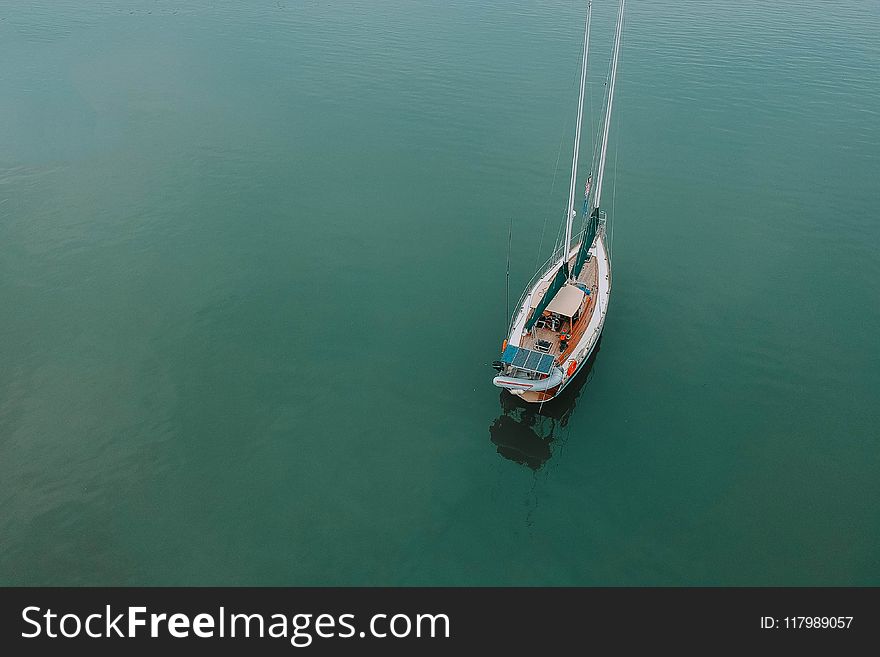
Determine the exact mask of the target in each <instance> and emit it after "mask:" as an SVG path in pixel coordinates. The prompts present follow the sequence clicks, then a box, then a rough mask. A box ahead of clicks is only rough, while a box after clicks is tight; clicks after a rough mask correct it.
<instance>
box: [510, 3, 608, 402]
mask: <svg viewBox="0 0 880 657" xmlns="http://www.w3.org/2000/svg"><path fill="white" fill-rule="evenodd" d="M625 2H626V0H620V6H619V7H618V10H617V27H616V30H615V35H614V49H613V52H612V56H611V69H610V73H609V78H608V83H607V98H606V101H605V116H604V123H603V124H602V140H601V147H600V149H599V151H598V168H597V172H596V184H595V187H593V186H592V175H591V176H590V177H589V178H588V179H587V183H586V186H585V191H584V202H583V210H582V219H583V222H582V224H583V225H582V227H581V228H580V231H579V235H578V236H576V238H573V236H572V229H573V225H574V220H575V217H576V214H577V213H576V211H575V209H574V199H575V187H576V186H577V179H578V175H577V174H578V154H579V151H580V140H581V124H582V121H583V113H584V88H585V85H586V79H587V60H588V55H589V49H590V21H591V19H592V12H593V7H592V5H593V3H592V2H588V3H587V17H586V23H585V26H584V46H583V58H582V61H581V81H580V94H579V96H578V111H577V123H576V128H575V140H574V153H573V155H572V163H571V185H570V187H569V194H568V211H567V213H566V218H565V238H564V242H563V243H562V244H561V245H560V246H559V247H558V248H557V249H556V250H555V251H554V253H553V255H551V256H550V258H549V259H548V260H547V262H545V263H544V265H543V266H542V267H540V268H539V269H538V271H537V272H535V275H534V276H533V277H532V280H531V281H529V283H528V284H527V285H526V289H525V291H524V292H523V294H522V296H521V297H520V300H519V302H518V303H517V306H516V308H515V310H514V313H513V317H512V318H511V320H510V325H509V327H508V334H507V338H506V339H505V340H504V341H503V343H502V353H501V358H500V359H499V360H496V361H495V362H494V363H493V364H492V365H493V367H494V368H495V370H496V371H497V372H498V373H499V374H498V376H496V377H495V378H494V379H493V381H492V382H493V383H494V384H495V385H496V386H498V387H499V388H504V389H506V390H508V391H509V392H510V393H511V394H513V395H516V396H518V397H519V398H520V399H522V400H523V401H526V402H532V403H544V402H547V401H550V400H551V399H554V398H555V397H557V396H559V394H560V393H561V392H562V391H563V390H564V389H565V388H566V386H568V385H569V384H570V383H571V381H572V380H573V379H574V378H575V377H577V375H578V373H579V372H581V370H582V369H583V368H584V364H585V363H586V362H587V361H588V360H589V358H590V354H592V353H593V350H594V349H595V347H596V345H597V344H598V342H599V338H600V337H601V335H602V329H603V327H604V326H605V317H606V315H607V314H608V302H609V300H610V298H611V257H610V254H609V250H608V243H607V235H606V227H607V223H608V218H607V214H606V212H605V211H604V210H603V209H601V205H600V201H601V196H602V183H603V179H604V172H605V156H606V153H607V150H608V132H609V129H610V127H611V106H612V101H613V99H614V83H615V80H616V77H617V62H618V57H619V54H620V37H621V33H622V31H623V12H624V5H625ZM591 187H592V189H591ZM591 192H592V195H591Z"/></svg>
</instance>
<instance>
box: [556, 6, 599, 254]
mask: <svg viewBox="0 0 880 657" xmlns="http://www.w3.org/2000/svg"><path fill="white" fill-rule="evenodd" d="M592 16H593V3H592V2H587V18H586V23H585V25H584V56H583V61H582V63H581V86H580V92H579V94H578V111H577V125H575V137H574V148H573V149H572V151H573V152H572V159H571V186H570V187H569V190H568V210H566V213H565V247H564V249H563V252H562V259H561V260H560V263H559V264H560V266H561V267H565V263H566V262H567V261H568V253H569V250H570V249H571V227H572V226H571V224H572V222H573V221H574V212H575V210H574V195H575V189H576V188H577V175H578V171H577V166H578V156H579V155H580V148H581V126H582V123H583V117H584V88H585V86H586V82H587V62H588V58H589V52H590V22H591V19H592Z"/></svg>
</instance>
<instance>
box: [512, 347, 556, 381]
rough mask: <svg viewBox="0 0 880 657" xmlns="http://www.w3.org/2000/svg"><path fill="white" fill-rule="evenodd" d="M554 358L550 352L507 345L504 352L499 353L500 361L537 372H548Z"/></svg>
mask: <svg viewBox="0 0 880 657" xmlns="http://www.w3.org/2000/svg"><path fill="white" fill-rule="evenodd" d="M553 361H554V358H553V356H551V355H550V354H544V353H541V352H540V351H532V350H531V349H523V348H521V347H514V346H513V345H507V347H506V348H505V349H504V353H503V354H501V362H502V363H507V364H508V365H513V366H514V367H516V368H519V369H521V370H528V371H529V372H537V373H539V374H549V373H550V370H551V369H552V368H553Z"/></svg>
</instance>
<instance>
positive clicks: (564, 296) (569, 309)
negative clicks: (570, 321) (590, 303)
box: [547, 285, 584, 317]
mask: <svg viewBox="0 0 880 657" xmlns="http://www.w3.org/2000/svg"><path fill="white" fill-rule="evenodd" d="M583 300H584V291H583V290H582V289H580V288H579V287H578V286H577V285H566V286H565V287H563V288H562V289H561V290H559V292H558V293H557V294H556V296H555V297H553V301H551V302H550V305H548V306H547V310H549V311H550V312H551V313H556V314H557V315H564V316H566V317H574V316H575V313H577V311H578V309H579V308H580V307H581V303H582V302H583Z"/></svg>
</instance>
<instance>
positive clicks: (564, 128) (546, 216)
mask: <svg viewBox="0 0 880 657" xmlns="http://www.w3.org/2000/svg"><path fill="white" fill-rule="evenodd" d="M575 80H577V76H572V78H571V84H569V89H571V88H572V87H574V83H575ZM566 132H568V119H567V118H566V119H564V120H563V122H562V132H561V133H560V135H559V148H557V149H556V164H555V165H554V167H553V182H552V183H551V184H550V192H549V193H548V194H547V204H546V205H549V202H550V199H552V198H553V190H555V189H556V176H557V174H558V173H559V158H560V156H561V155H562V144H563V142H564V141H565V133H566ZM549 220H550V212H547V213H545V214H544V225H543V226H542V227H541V239H540V240H538V252H537V253H535V266H534V267H532V269H533V270H534V271H537V270H538V265H539V264H541V249H542V248H543V246H544V234H545V233H546V232H547V222H548V221H549ZM558 239H559V236H558V233H557V241H558ZM553 251H554V252H555V251H556V249H555V248H554V249H553Z"/></svg>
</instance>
